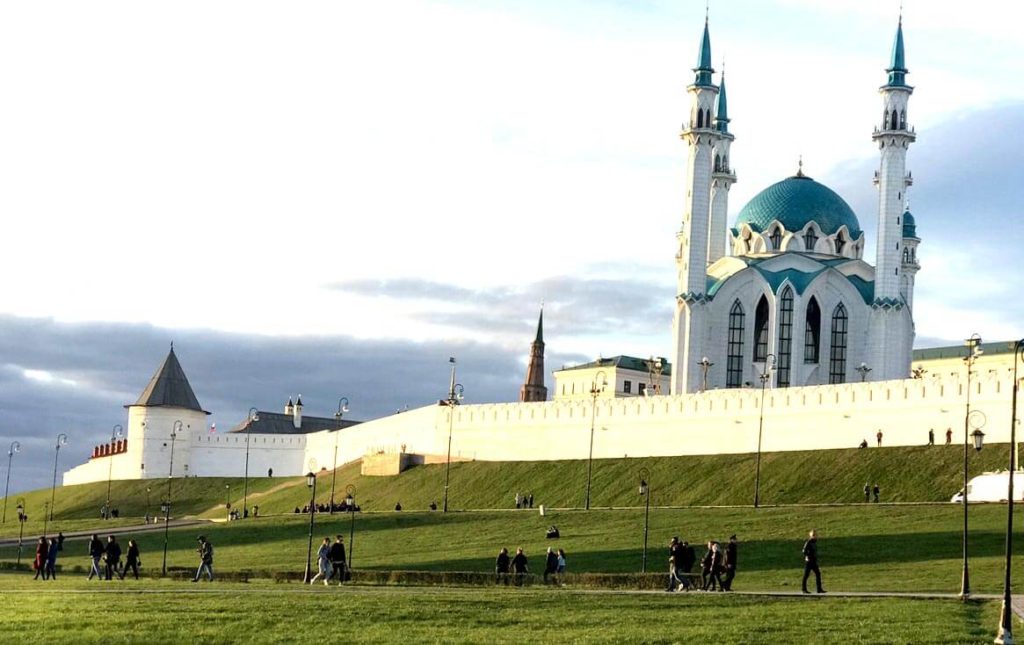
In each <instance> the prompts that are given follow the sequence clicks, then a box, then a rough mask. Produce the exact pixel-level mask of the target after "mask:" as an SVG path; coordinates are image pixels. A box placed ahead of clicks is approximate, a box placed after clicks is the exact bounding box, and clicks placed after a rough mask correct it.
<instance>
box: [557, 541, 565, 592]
mask: <svg viewBox="0 0 1024 645" xmlns="http://www.w3.org/2000/svg"><path fill="white" fill-rule="evenodd" d="M555 573H556V574H557V577H558V584H560V585H561V586H563V587H564V586H565V550H564V549H559V550H558V568H556V569H555Z"/></svg>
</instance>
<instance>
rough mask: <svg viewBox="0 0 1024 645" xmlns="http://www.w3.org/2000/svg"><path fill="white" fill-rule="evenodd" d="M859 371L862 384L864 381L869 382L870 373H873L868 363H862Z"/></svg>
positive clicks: (858, 368)
mask: <svg viewBox="0 0 1024 645" xmlns="http://www.w3.org/2000/svg"><path fill="white" fill-rule="evenodd" d="M857 371H858V372H860V382H861V383H863V382H864V381H866V380H868V372H870V371H871V368H870V367H868V364H867V363H861V364H860V365H859V366H858V367H857Z"/></svg>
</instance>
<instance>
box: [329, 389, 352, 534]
mask: <svg viewBox="0 0 1024 645" xmlns="http://www.w3.org/2000/svg"><path fill="white" fill-rule="evenodd" d="M346 412H348V398H347V397H344V396H343V397H341V398H340V399H338V411H337V412H335V413H334V418H335V419H336V420H337V421H338V428H337V429H336V430H335V431H334V469H333V470H332V471H331V511H330V513H331V515H334V482H335V481H337V479H338V436H339V435H340V434H341V417H342V415H343V414H345V413H346Z"/></svg>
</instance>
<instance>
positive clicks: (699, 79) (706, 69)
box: [693, 15, 715, 87]
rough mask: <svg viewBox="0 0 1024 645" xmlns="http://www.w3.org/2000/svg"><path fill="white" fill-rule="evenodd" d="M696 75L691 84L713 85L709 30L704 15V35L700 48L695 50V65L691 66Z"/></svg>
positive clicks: (699, 85)
mask: <svg viewBox="0 0 1024 645" xmlns="http://www.w3.org/2000/svg"><path fill="white" fill-rule="evenodd" d="M693 71H694V72H696V74H697V75H696V77H695V78H694V79H693V84H694V85H696V86H698V87H714V86H715V84H714V83H713V82H712V81H711V75H712V74H714V73H715V70H714V68H712V67H711V32H710V30H709V29H708V17H707V15H705V16H704V36H703V37H702V38H701V41H700V49H699V50H697V66H696V67H694V68H693Z"/></svg>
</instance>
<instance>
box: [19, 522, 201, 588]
mask: <svg viewBox="0 0 1024 645" xmlns="http://www.w3.org/2000/svg"><path fill="white" fill-rule="evenodd" d="M197 539H198V542H199V547H198V548H197V549H196V552H197V553H199V569H198V570H197V571H196V575H195V577H194V578H193V579H192V582H199V578H200V576H202V574H203V573H205V574H206V575H207V577H208V578H209V580H210V582H213V545H212V544H210V542H209V541H208V540H207V539H206V536H203V535H200V536H199V537H198V538H197ZM86 548H87V551H88V554H89V565H90V566H89V575H87V576H86V580H92V579H93V577H95V578H96V579H97V580H113V579H114V578H115V577H116V578H119V579H121V580H124V579H125V577H127V576H128V574H129V573H130V574H132V575H133V576H134V577H135V579H136V580H138V579H139V567H141V566H142V559H141V556H140V553H139V545H138V543H137V542H136V541H135V540H132V539H130V540H128V547H127V549H126V550H125V549H122V548H121V543H120V542H118V541H117V536H114V535H109V536H107V541H106V542H103V540H101V539H100V536H99V535H97V534H96V533H93V534H92V536H91V537H90V538H89V542H88V544H87V547H86ZM63 550H64V534H63V533H60V534H58V536H57V537H55V538H46V537H40V538H39V542H38V543H37V545H36V558H35V560H34V561H33V562H32V568H33V569H34V570H35V572H36V573H35V578H34V579H35V580H38V579H39V578H40V577H41V578H42V579H43V580H56V579H57V556H58V554H59V553H60V552H61V551H63ZM122 556H124V560H123V562H122Z"/></svg>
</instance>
